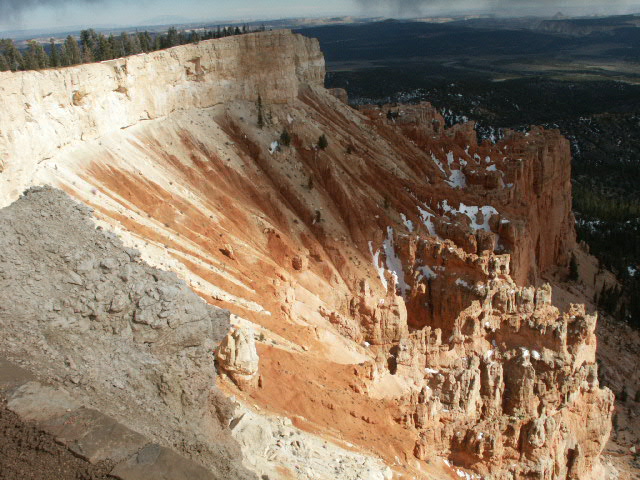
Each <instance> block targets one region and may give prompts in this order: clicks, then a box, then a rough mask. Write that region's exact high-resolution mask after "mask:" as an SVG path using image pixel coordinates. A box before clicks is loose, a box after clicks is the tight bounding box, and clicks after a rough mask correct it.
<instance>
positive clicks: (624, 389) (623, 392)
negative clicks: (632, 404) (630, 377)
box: [618, 385, 629, 403]
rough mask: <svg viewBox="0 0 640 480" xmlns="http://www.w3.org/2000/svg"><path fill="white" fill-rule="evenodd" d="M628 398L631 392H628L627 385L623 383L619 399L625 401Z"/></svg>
mask: <svg viewBox="0 0 640 480" xmlns="http://www.w3.org/2000/svg"><path fill="white" fill-rule="evenodd" d="M628 398H629V394H628V393H627V386H626V385H623V386H622V390H620V395H618V400H620V401H621V402H622V403H625V402H626V401H627V399H628Z"/></svg>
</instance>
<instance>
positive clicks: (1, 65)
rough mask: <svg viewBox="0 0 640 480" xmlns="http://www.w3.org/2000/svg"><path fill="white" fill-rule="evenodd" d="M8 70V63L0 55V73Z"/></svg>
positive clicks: (2, 55)
mask: <svg viewBox="0 0 640 480" xmlns="http://www.w3.org/2000/svg"><path fill="white" fill-rule="evenodd" d="M7 70H9V62H7V58H6V57H5V56H4V54H3V53H0V72H6V71H7Z"/></svg>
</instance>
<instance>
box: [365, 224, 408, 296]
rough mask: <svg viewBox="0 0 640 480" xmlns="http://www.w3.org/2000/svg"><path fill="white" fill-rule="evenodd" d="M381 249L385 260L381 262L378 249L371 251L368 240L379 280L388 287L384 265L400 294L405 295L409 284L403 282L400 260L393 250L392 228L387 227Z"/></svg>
mask: <svg viewBox="0 0 640 480" xmlns="http://www.w3.org/2000/svg"><path fill="white" fill-rule="evenodd" d="M382 251H383V252H384V256H385V262H384V264H381V263H382V261H381V259H380V250H376V251H375V252H374V251H373V244H372V242H371V241H370V242H369V252H370V253H371V256H372V257H373V266H374V267H375V268H376V270H377V272H378V277H380V282H382V285H383V286H384V288H385V289H387V288H388V283H387V280H386V278H385V276H384V272H385V268H384V267H385V266H386V270H389V271H390V272H391V274H392V275H393V277H394V278H395V281H396V286H397V288H398V290H399V291H400V295H402V296H405V295H406V294H407V293H408V291H409V290H410V287H409V285H407V283H406V282H405V278H404V269H403V268H402V260H400V257H399V256H398V255H397V254H396V250H395V241H394V239H393V228H391V227H387V238H385V239H384V241H383V242H382Z"/></svg>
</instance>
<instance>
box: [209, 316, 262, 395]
mask: <svg viewBox="0 0 640 480" xmlns="http://www.w3.org/2000/svg"><path fill="white" fill-rule="evenodd" d="M217 359H218V366H219V368H220V369H221V370H222V371H223V372H224V373H226V374H227V375H229V377H231V379H232V380H233V381H234V382H235V383H236V384H237V385H238V386H240V387H242V386H244V385H247V384H249V385H251V384H256V383H257V381H258V362H259V358H258V352H257V351H256V341H255V338H254V335H253V332H251V331H247V330H245V329H241V328H232V329H231V331H230V332H229V333H228V334H227V336H226V337H224V339H223V340H222V343H221V344H220V346H219V347H218V351H217Z"/></svg>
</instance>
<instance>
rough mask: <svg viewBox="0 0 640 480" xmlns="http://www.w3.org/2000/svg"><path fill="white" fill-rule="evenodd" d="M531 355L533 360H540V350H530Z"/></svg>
mask: <svg viewBox="0 0 640 480" xmlns="http://www.w3.org/2000/svg"><path fill="white" fill-rule="evenodd" d="M531 356H532V357H533V359H534V360H540V352H538V351H537V350H532V351H531Z"/></svg>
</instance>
